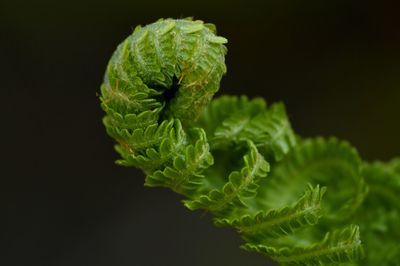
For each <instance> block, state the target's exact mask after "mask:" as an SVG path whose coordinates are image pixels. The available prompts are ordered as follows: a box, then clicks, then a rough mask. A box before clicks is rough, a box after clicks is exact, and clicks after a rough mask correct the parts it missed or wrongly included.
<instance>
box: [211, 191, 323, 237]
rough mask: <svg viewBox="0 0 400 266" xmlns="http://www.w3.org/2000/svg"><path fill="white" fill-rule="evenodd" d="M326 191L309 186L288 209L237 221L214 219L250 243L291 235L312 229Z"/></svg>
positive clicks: (248, 216)
mask: <svg viewBox="0 0 400 266" xmlns="http://www.w3.org/2000/svg"><path fill="white" fill-rule="evenodd" d="M325 190H326V188H325V187H323V188H320V187H319V186H316V187H311V186H310V187H309V188H308V189H307V191H306V192H305V193H304V195H303V196H302V197H301V198H300V199H299V200H298V201H297V202H296V203H294V204H292V205H291V206H285V207H283V208H280V209H272V210H269V211H268V212H265V211H261V212H259V213H257V214H255V215H245V216H242V217H240V218H237V219H227V218H223V219H216V221H215V223H216V224H217V225H220V226H226V225H230V226H233V227H235V228H236V229H238V230H239V232H240V233H241V235H242V236H243V237H244V238H245V239H246V240H248V241H251V242H252V243H261V242H263V241H265V240H266V239H268V238H278V237H283V236H286V235H289V234H292V233H293V232H295V231H296V230H298V229H300V228H304V227H307V226H314V225H316V224H317V223H318V220H319V218H320V217H321V213H320V212H321V200H322V197H323V195H324V193H325Z"/></svg>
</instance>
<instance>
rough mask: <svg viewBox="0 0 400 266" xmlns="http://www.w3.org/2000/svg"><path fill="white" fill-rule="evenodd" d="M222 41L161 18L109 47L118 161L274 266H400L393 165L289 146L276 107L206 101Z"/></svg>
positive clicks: (347, 148) (219, 70) (338, 148)
mask: <svg viewBox="0 0 400 266" xmlns="http://www.w3.org/2000/svg"><path fill="white" fill-rule="evenodd" d="M226 42H227V40H226V39H225V38H223V37H219V36H217V35H216V29H215V26H214V25H212V24H205V23H203V22H202V21H193V20H192V19H179V20H174V19H162V20H159V21H157V22H155V23H153V24H150V25H147V26H145V27H140V26H139V27H137V28H136V29H135V30H134V32H133V33H132V35H130V36H129V37H128V38H127V39H125V40H124V41H123V42H122V43H121V44H120V45H119V46H118V48H117V50H116V51H115V53H114V54H113V56H112V58H111V60H110V62H109V64H108V67H107V70H106V74H105V78H104V82H103V84H102V87H101V106H102V108H103V109H104V111H105V112H106V115H105V117H104V124H105V127H106V130H107V133H108V134H109V135H110V136H111V137H112V138H114V139H115V141H116V142H117V144H116V150H117V152H118V153H119V154H120V156H121V159H120V160H118V161H117V163H118V164H120V165H124V166H133V167H138V168H140V169H142V170H143V171H144V173H145V175H146V180H145V185H146V186H151V187H153V186H162V187H167V188H169V189H172V190H173V191H175V192H177V193H179V194H182V195H183V196H184V197H185V200H184V201H183V203H184V205H185V206H186V207H187V208H189V209H190V210H197V209H202V210H206V211H209V212H211V213H213V214H214V217H215V219H214V221H215V224H216V225H217V226H230V227H233V228H235V229H236V230H237V231H238V232H239V233H240V235H241V236H242V237H243V239H244V241H245V243H244V244H243V246H242V247H243V248H244V249H246V250H251V251H255V252H260V253H262V254H265V255H267V256H269V257H270V258H272V259H273V260H275V261H277V262H278V263H280V264H282V265H330V264H346V265H400V259H399V258H400V246H399V243H400V242H399V241H400V229H399V225H400V220H399V218H400V214H399V213H400V208H399V202H400V159H395V160H393V161H391V162H389V163H383V162H376V163H367V162H363V161H362V160H361V159H360V157H359V155H358V153H357V151H356V150H355V149H354V148H353V147H352V146H351V145H350V144H349V143H347V142H345V141H340V140H338V139H336V138H310V139H303V138H301V137H299V136H296V135H295V134H294V132H293V130H292V128H291V126H290V122H289V120H288V117H287V115H286V111H285V107H284V105H283V104H282V103H276V104H273V105H271V106H268V105H267V104H266V102H265V101H264V100H263V99H260V98H255V99H248V98H247V97H246V96H240V97H236V96H222V97H219V98H218V99H215V100H212V97H213V95H214V93H215V92H217V91H218V89H219V84H220V80H221V78H222V76H223V75H224V74H225V72H226V67H225V63H224V56H225V54H226V47H225V46H224V44H225V43H226Z"/></svg>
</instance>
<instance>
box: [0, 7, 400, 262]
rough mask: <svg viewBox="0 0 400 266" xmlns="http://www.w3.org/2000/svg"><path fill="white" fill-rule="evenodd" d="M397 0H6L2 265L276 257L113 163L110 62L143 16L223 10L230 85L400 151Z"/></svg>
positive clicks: (382, 155) (318, 126)
mask: <svg viewBox="0 0 400 266" xmlns="http://www.w3.org/2000/svg"><path fill="white" fill-rule="evenodd" d="M394 2H395V1H388V0H387V1H386V0H381V1H377V0H376V1H370V2H368V1H363V2H360V3H359V2H358V1H340V0H336V1H313V0H309V1H295V0H292V1H288V0H287V1H285V0H264V1H252V0H246V1H233V0H230V1H228V0H223V1H217V0H201V1H177V0H169V1H161V0H160V1H150V0H146V1H143V0H142V1H136V0H131V1H127V0H114V1H94V0H92V1H83V0H82V1H40V0H37V1H18V0H14V1H5V0H1V2H0V32H1V33H0V34H1V37H0V46H1V47H0V48H1V50H0V55H1V64H0V73H1V83H0V89H1V94H0V95H1V96H0V100H1V104H0V109H1V110H2V111H1V120H2V121H1V131H0V132H1V135H2V137H1V140H2V141H3V145H2V146H1V147H2V151H1V157H2V159H1V168H2V169H1V174H0V175H1V179H0V180H1V183H2V185H1V190H2V192H1V193H0V194H1V197H4V198H3V199H2V200H1V203H0V204H1V206H2V212H3V210H4V212H5V214H4V217H3V219H2V220H5V221H6V226H5V227H3V228H2V233H1V234H2V236H1V240H2V241H4V244H5V249H2V253H4V254H2V255H1V256H0V264H1V265H5V266H14V265H40V266H47V265H52V266H53V265H54V266H64V265H65V266H67V265H68V266H70V265H74V266H84V265H85V266H92V265H93V266H106V265H107V266H111V265H112V266H125V265H126V266H127V265H139V266H153V265H155V266H158V265H167V266H169V265H172V266H180V265H182V266H183V265H194V266H197V265H201V266H202V265H209V266H218V265H229V266H241V265H251V266H253V265H254V266H257V265H274V264H272V263H271V262H270V261H269V260H268V259H266V258H264V257H262V256H260V255H257V254H252V253H247V252H244V251H242V250H240V249H239V248H238V247H239V245H240V243H241V240H240V238H239V237H238V235H237V234H236V232H234V230H230V229H220V228H215V227H214V226H213V225H212V221H211V218H210V217H209V216H208V215H203V214H202V213H201V212H190V211H188V210H186V209H185V208H184V207H183V206H182V205H181V203H180V200H181V198H180V197H178V196H176V195H175V194H174V193H172V192H169V191H167V190H164V189H150V188H145V187H143V180H144V176H143V174H142V173H141V172H140V171H137V170H135V169H130V168H121V167H118V166H116V165H115V164H114V163H113V161H114V160H115V159H117V155H116V153H115V152H114V151H113V142H112V140H111V139H110V138H108V137H107V136H106V134H105V130H104V128H103V126H102V123H101V118H102V116H103V112H102V111H101V109H100V107H99V100H98V96H97V95H96V94H97V93H98V92H99V86H100V84H101V82H102V77H103V73H104V71H105V67H106V64H107V61H108V59H109V57H110V55H111V53H112V52H113V50H114V49H115V48H116V45H117V44H118V43H119V42H121V41H122V40H123V39H124V38H125V37H126V36H127V35H129V34H130V33H131V32H132V30H133V29H134V27H135V26H136V25H138V24H142V25H144V24H147V23H151V22H153V21H155V20H157V19H158V18H161V17H174V18H180V17H187V16H194V18H195V19H201V20H204V21H206V22H212V23H215V24H216V25H217V28H218V33H219V34H220V35H222V36H224V37H226V38H228V39H229V43H228V55H227V58H226V62H227V65H228V74H227V75H226V76H225V77H224V79H223V81H222V87H221V90H220V93H228V94H247V95H249V96H262V97H264V98H265V99H267V101H268V102H274V101H283V102H285V104H286V106H287V109H288V113H289V116H290V119H291V121H292V123H293V127H294V128H295V130H296V131H297V132H298V133H299V134H301V135H303V136H319V135H324V136H332V135H334V136H337V137H339V138H342V139H346V140H349V141H350V142H351V143H353V144H354V145H355V146H356V147H357V148H358V150H359V152H360V154H361V155H362V157H363V158H365V159H367V160H377V159H380V160H388V159H389V158H391V157H393V156H399V155H400V138H399V136H400V123H399V121H400V119H399V116H400V107H399V103H400V52H399V51H400V49H399V46H400V33H399V26H400V16H399V15H398V10H399V9H398V8H397V7H395V6H394V5H393V3H394Z"/></svg>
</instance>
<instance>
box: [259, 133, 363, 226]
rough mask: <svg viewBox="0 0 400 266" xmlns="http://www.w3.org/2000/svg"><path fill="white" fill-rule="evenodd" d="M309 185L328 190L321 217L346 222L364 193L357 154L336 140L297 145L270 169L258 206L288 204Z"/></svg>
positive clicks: (350, 147)
mask: <svg viewBox="0 0 400 266" xmlns="http://www.w3.org/2000/svg"><path fill="white" fill-rule="evenodd" d="M308 184H311V185H313V186H316V185H321V186H326V187H327V193H326V196H325V197H324V202H323V205H324V209H323V215H324V217H325V218H326V219H328V220H330V221H344V220H345V219H347V218H349V217H350V216H351V214H352V213H353V212H354V211H355V210H357V208H358V207H359V206H360V205H361V204H362V202H363V199H364V197H365V195H366V193H367V186H366V184H365V182H364V179H363V177H362V174H361V160H360V158H359V156H358V153H357V151H356V150H355V149H354V148H353V147H352V146H350V145H349V144H348V143H347V142H344V141H339V140H337V139H335V138H330V139H323V138H316V139H308V140H305V141H303V142H302V143H300V144H299V145H297V146H296V147H295V148H294V149H293V150H292V152H291V153H290V154H289V155H288V156H287V157H285V158H284V159H283V160H282V161H280V162H279V163H277V164H276V165H275V166H274V167H273V168H272V172H271V174H270V177H269V178H268V179H266V180H265V182H263V185H262V190H261V191H260V194H261V195H262V197H259V198H258V199H259V204H260V205H261V206H264V207H265V208H279V207H282V206H286V205H287V204H291V202H294V201H295V200H296V197H298V195H301V193H302V191H304V189H306V187H307V186H308Z"/></svg>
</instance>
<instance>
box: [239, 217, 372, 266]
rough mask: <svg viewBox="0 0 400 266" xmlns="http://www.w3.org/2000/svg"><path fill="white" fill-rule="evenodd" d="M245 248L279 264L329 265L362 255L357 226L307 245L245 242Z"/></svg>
mask: <svg viewBox="0 0 400 266" xmlns="http://www.w3.org/2000/svg"><path fill="white" fill-rule="evenodd" d="M243 248H244V249H246V250H251V251H257V252H261V253H263V254H265V255H267V256H270V257H271V258H272V259H273V260H275V261H277V262H279V263H280V264H281V265H310V266H311V265H331V264H341V263H346V262H351V261H355V260H358V259H360V258H362V257H363V256H364V251H363V248H362V246H361V241H360V232H359V228H358V226H355V225H351V226H349V227H346V228H344V229H342V230H335V231H333V232H331V233H327V234H326V235H325V237H324V238H323V240H322V241H321V242H320V243H316V244H314V245H312V246H309V247H295V248H288V247H282V248H279V249H278V248H275V247H269V246H267V245H254V244H246V245H244V246H243Z"/></svg>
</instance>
